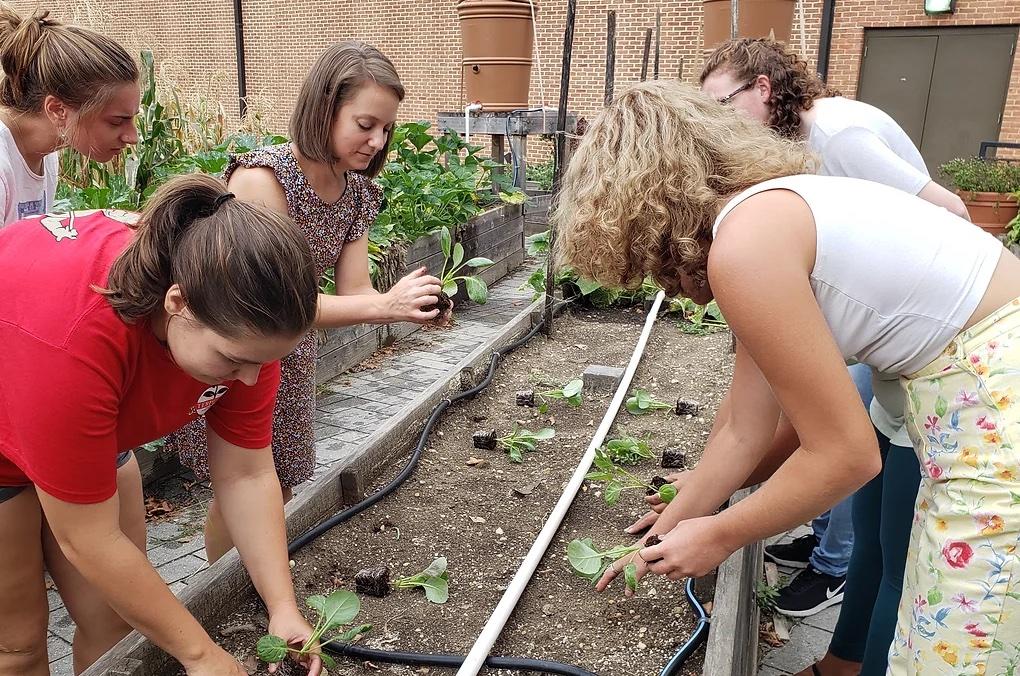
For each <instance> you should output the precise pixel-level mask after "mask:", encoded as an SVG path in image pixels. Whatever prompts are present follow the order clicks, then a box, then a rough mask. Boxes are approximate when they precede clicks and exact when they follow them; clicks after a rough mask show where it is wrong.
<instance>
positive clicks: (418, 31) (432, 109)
mask: <svg viewBox="0 0 1020 676" xmlns="http://www.w3.org/2000/svg"><path fill="white" fill-rule="evenodd" d="M36 2H37V0H14V6H15V7H16V8H17V9H19V10H20V11H29V10H30V9H31V8H32V7H35V6H36ZM539 2H540V7H539V10H538V43H539V50H538V59H537V64H536V67H535V68H534V70H533V75H532V94H531V101H532V103H533V104H538V103H540V102H541V101H542V100H543V99H544V102H545V104H546V105H549V106H555V105H556V103H557V101H558V97H559V91H558V90H559V81H560V59H561V49H562V44H563V28H564V22H565V14H566V5H567V2H566V0H539ZM578 5H579V8H578V16H577V24H576V30H575V42H574V52H573V69H572V78H571V85H570V104H569V105H570V108H571V109H572V110H576V111H577V112H579V113H580V114H581V115H584V116H589V117H590V116H592V115H594V114H595V113H596V112H597V111H598V109H599V108H600V107H601V104H602V96H603V88H604V85H603V76H604V72H605V26H606V12H607V11H608V10H610V9H613V10H616V12H617V62H616V64H617V65H616V82H617V87H621V86H626V84H627V83H629V82H634V81H636V80H637V79H638V77H639V75H640V71H641V57H642V51H643V46H644V33H645V29H646V28H649V27H653V26H654V25H655V11H656V8H657V7H658V8H659V9H660V10H661V12H662V33H661V36H660V45H661V58H660V72H661V76H662V77H676V76H677V75H678V74H679V72H680V69H681V66H682V68H683V77H684V79H685V80H688V81H694V80H696V78H697V75H698V73H699V72H700V69H701V63H702V58H703V54H702V51H701V48H700V45H701V3H700V0H664V1H662V2H653V1H652V0H582V1H581V2H579V3H578ZM837 5H838V6H837V11H836V16H835V25H834V30H833V40H832V47H831V57H830V69H829V73H830V82H831V83H832V84H833V85H834V86H835V87H837V88H839V89H841V90H842V91H843V92H844V94H846V95H848V96H853V95H854V94H855V92H856V84H857V77H858V71H859V68H860V56H861V51H862V45H863V36H864V29H865V28H869V27H888V26H898V27H907V26H955V25H980V24H1017V23H1020V3H1018V2H1016V0H958V11H957V13H956V14H955V15H954V16H953V17H952V18H948V19H931V18H928V17H926V16H925V15H924V13H923V12H922V9H921V7H922V0H883V1H882V2H879V1H878V0H838V3H837ZM47 6H48V7H50V8H51V9H52V10H53V13H54V14H55V15H57V16H60V17H64V18H67V19H70V20H73V21H76V22H79V23H82V24H85V25H89V26H91V27H93V28H97V29H99V30H102V31H105V32H107V33H108V34H110V35H111V36H113V37H115V38H117V39H119V40H121V41H122V42H123V44H124V45H125V46H126V47H128V48H129V49H131V50H133V51H136V50H137V49H139V48H140V47H142V46H148V47H150V48H152V49H153V50H154V51H155V52H156V54H157V58H158V59H160V61H161V63H162V66H161V74H162V76H163V77H165V78H166V79H168V80H172V81H173V82H175V83H177V84H178V85H179V86H181V87H182V88H183V90H184V91H185V92H187V93H189V94H191V95H193V96H197V95H201V96H204V97H206V98H211V99H217V100H219V101H221V102H222V103H223V104H224V106H225V108H226V110H227V112H228V113H230V114H233V115H236V113H237V108H238V104H237V85H236V77H235V75H236V61H235V57H234V29H233V10H232V3H231V1H230V0H173V1H172V2H163V3H147V2H142V1H141V0H77V1H74V0H54V1H53V2H49V3H47ZM243 8H244V10H243V11H244V21H245V40H246V58H247V77H248V93H249V97H250V99H251V101H252V108H253V109H255V110H258V111H261V112H262V113H263V114H264V115H265V117H266V120H267V122H268V123H269V126H270V127H271V128H274V129H277V130H281V131H282V130H285V129H286V123H287V118H288V116H289V113H290V108H291V106H292V104H293V101H294V98H295V93H296V91H297V88H298V86H299V85H300V82H301V79H302V78H303V76H304V73H305V72H306V71H307V68H308V66H309V65H310V64H311V62H312V61H313V60H314V58H315V57H316V56H317V55H318V54H319V52H321V51H322V49H323V48H324V47H325V46H326V45H327V44H329V43H330V42H333V41H335V40H341V39H344V38H349V37H356V38H359V39H362V40H365V41H367V42H370V43H372V44H374V45H376V46H377V47H379V48H380V49H381V50H383V51H384V52H385V53H386V54H388V55H389V56H390V58H392V59H393V61H394V63H395V64H396V66H397V69H398V71H399V72H400V75H401V78H402V79H403V81H404V84H405V85H406V87H407V90H408V97H407V100H406V101H405V102H404V105H403V106H402V108H401V118H402V119H428V120H434V119H435V115H436V113H437V112H440V111H450V110H457V109H459V108H461V106H462V105H463V104H462V102H461V96H460V68H459V59H460V33H459V27H458V23H457V14H456V9H455V2H454V0H442V1H440V0H360V1H359V2H351V1H350V0H332V1H329V0H289V1H287V2H284V1H283V0H243ZM804 9H805V12H804V16H805V25H806V31H805V43H806V45H807V50H806V53H807V57H808V60H809V61H811V62H812V63H813V62H814V59H815V56H816V54H817V49H818V39H819V26H820V20H821V0H805V2H804ZM799 26H800V24H799V21H798V20H797V17H796V16H795V22H794V32H793V35H792V36H791V44H792V45H793V47H794V48H797V49H799V47H800V45H801V39H800V27H799ZM649 72H651V68H649ZM1002 138H1004V139H1006V138H1009V139H1017V138H1020V59H1016V60H1015V61H1014V66H1013V74H1012V81H1011V85H1010V90H1009V97H1008V100H1007V103H1006V110H1005V114H1004V117H1003V125H1002Z"/></svg>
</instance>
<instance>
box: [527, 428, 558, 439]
mask: <svg viewBox="0 0 1020 676" xmlns="http://www.w3.org/2000/svg"><path fill="white" fill-rule="evenodd" d="M531 436H532V438H534V439H535V441H548V440H549V439H552V438H553V437H555V436H556V430H554V429H553V428H551V427H543V428H542V429H540V430H539V431H537V432H535V433H534V434H533V435H531Z"/></svg>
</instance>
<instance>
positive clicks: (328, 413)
mask: <svg viewBox="0 0 1020 676" xmlns="http://www.w3.org/2000/svg"><path fill="white" fill-rule="evenodd" d="M533 268H534V266H533V265H528V264H525V266H524V267H522V268H520V269H518V271H517V272H516V273H515V274H513V275H511V276H510V277H507V278H506V279H504V280H502V281H501V282H499V283H498V284H496V285H494V286H493V287H492V288H491V289H490V290H489V301H488V303H486V304H485V305H475V304H473V303H465V304H464V305H463V306H461V307H458V309H457V313H456V322H455V323H454V325H453V327H452V328H450V329H442V330H428V331H418V332H416V333H414V334H412V335H410V336H408V337H407V338H404V339H403V340H401V341H399V342H397V343H396V344H395V346H394V348H395V349H394V351H393V354H391V355H389V356H387V357H386V358H385V359H383V360H382V363H381V365H380V366H379V367H378V368H375V369H370V370H363V371H358V372H348V373H344V374H341V375H339V376H337V377H336V378H334V379H333V380H332V381H330V382H329V383H326V384H325V386H323V387H320V388H319V392H320V396H319V399H318V403H317V408H318V412H317V415H316V425H315V438H316V444H317V445H316V459H317V462H318V465H317V467H316V470H315V475H314V477H313V479H312V481H311V482H309V483H306V484H304V485H303V486H301V487H298V488H297V489H296V490H295V492H296V493H300V492H301V491H302V490H307V489H308V487H309V486H311V485H312V484H313V483H314V481H315V480H317V479H318V478H320V477H321V476H322V475H323V474H324V473H325V472H326V471H327V470H328V469H329V468H330V467H331V466H332V465H333V464H335V463H336V462H339V461H340V460H342V459H344V458H345V457H347V456H348V455H349V454H350V453H351V452H352V451H353V450H354V449H355V448H357V447H358V445H359V444H360V443H361V442H362V441H364V440H365V439H366V438H367V437H368V436H369V434H371V433H372V432H374V431H375V430H376V429H378V428H379V427H380V426H381V425H382V424H383V423H384V422H386V420H387V419H389V418H390V417H391V416H393V415H395V414H396V413H398V412H400V411H401V410H402V409H403V408H405V407H406V406H407V405H408V404H410V403H411V402H412V401H413V400H414V399H415V398H416V397H417V396H418V395H419V394H421V393H422V392H424V391H425V390H426V389H427V388H428V387H429V386H430V385H432V383H434V382H436V381H437V380H439V379H440V378H442V377H443V376H445V375H446V373H447V372H448V371H449V370H450V369H452V368H453V367H454V366H456V365H457V363H458V362H460V361H461V360H462V359H463V358H464V357H466V356H467V355H468V354H470V353H471V352H472V351H473V350H474V349H475V348H477V347H478V346H479V345H481V344H482V342H484V341H485V339H486V338H488V337H489V336H491V335H493V334H494V333H496V332H497V331H499V330H500V328H501V327H502V326H503V325H504V324H506V323H507V322H509V321H510V320H511V319H513V318H514V317H515V316H517V314H518V313H520V312H521V310H523V309H524V308H525V307H526V306H527V304H528V303H530V302H531V299H532V293H531V290H530V289H528V290H524V291H521V290H519V287H520V286H521V285H522V284H523V283H524V282H525V280H527V278H528V276H529V274H530V272H531V270H532V269H533ZM164 483H165V485H164V484H161V485H160V486H158V487H157V489H156V490H157V491H158V492H159V493H160V495H159V498H160V499H166V500H168V501H169V502H171V503H172V504H174V505H178V506H180V505H185V506H183V507H178V508H177V509H175V510H174V512H173V513H172V514H170V515H169V516H167V517H166V518H165V519H161V520H159V521H157V522H154V523H150V524H149V527H148V555H149V560H150V561H151V562H152V564H153V565H154V566H155V567H156V570H158V571H159V573H160V574H161V575H162V576H163V579H164V580H166V583H167V584H168V585H170V588H171V589H172V590H173V591H174V592H175V593H178V592H180V590H182V589H184V587H185V586H187V584H188V582H189V581H190V580H191V579H192V577H193V576H195V575H196V574H198V573H200V572H201V570H202V569H203V568H204V567H205V565H206V558H205V541H204V538H203V536H202V525H203V523H204V519H205V506H206V504H207V503H208V501H209V498H210V497H211V495H212V493H211V491H210V490H209V485H208V483H204V484H203V483H196V482H195V481H194V477H193V476H190V473H188V472H182V473H181V474H180V475H178V476H175V477H171V478H170V479H168V480H167V481H166V482H164ZM149 493H150V491H146V495H149ZM47 593H48V595H49V601H50V632H49V640H48V646H49V657H50V671H51V673H52V674H53V675H54V676H70V674H72V673H73V671H72V664H71V640H72V638H73V636H74V623H73V622H72V621H71V618H70V617H69V616H68V614H67V611H66V610H65V609H64V606H63V603H61V601H60V596H59V595H58V594H57V592H56V590H54V589H50V590H49V591H48V592H47Z"/></svg>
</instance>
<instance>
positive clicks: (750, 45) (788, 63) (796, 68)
mask: <svg viewBox="0 0 1020 676" xmlns="http://www.w3.org/2000/svg"><path fill="white" fill-rule="evenodd" d="M720 68H723V69H725V70H727V71H729V72H731V73H733V76H734V77H735V78H736V79H738V80H742V81H745V82H750V81H751V80H753V79H754V78H756V77H758V76H759V75H765V76H767V77H768V79H769V81H770V82H771V83H772V98H770V99H769V103H768V105H769V110H770V111H771V112H770V114H769V122H768V124H769V126H770V127H772V128H773V129H774V130H776V132H778V133H779V134H780V135H782V136H785V137H787V138H799V137H800V111H802V110H810V108H811V106H812V105H814V101H815V99H820V98H823V97H826V96H839V95H840V93H839V92H838V91H836V90H833V89H829V87H828V86H827V85H826V84H825V83H824V82H822V78H821V77H819V76H818V74H817V73H815V72H813V71H812V70H811V69H809V68H808V65H807V62H806V61H804V60H803V59H801V58H800V57H798V56H797V54H796V53H795V52H793V51H791V50H789V49H787V48H786V46H785V45H784V44H783V43H781V42H777V41H776V40H770V39H768V38H740V39H739V40H730V41H729V42H725V43H723V44H721V45H719V47H717V48H716V50H715V51H714V52H712V53H711V54H710V55H709V56H708V59H707V60H706V61H705V66H704V68H703V69H702V71H701V77H700V79H699V81H700V82H701V83H702V84H704V82H705V78H707V77H708V76H709V75H711V74H712V73H714V72H715V71H716V70H718V69H720Z"/></svg>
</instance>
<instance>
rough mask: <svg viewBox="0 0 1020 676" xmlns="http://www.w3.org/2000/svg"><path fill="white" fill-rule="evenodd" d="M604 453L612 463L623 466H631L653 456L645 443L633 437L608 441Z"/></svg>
mask: <svg viewBox="0 0 1020 676" xmlns="http://www.w3.org/2000/svg"><path fill="white" fill-rule="evenodd" d="M605 452H606V455H607V456H608V457H609V458H611V459H612V461H613V462H617V463H620V464H623V465H633V464H636V463H637V462H638V461H639V460H641V459H643V458H652V457H654V456H655V454H654V453H653V452H652V450H651V449H650V448H649V447H648V443H647V442H646V441H644V440H643V439H636V438H634V437H623V438H621V439H610V440H609V441H608V442H607V443H606V448H605Z"/></svg>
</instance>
